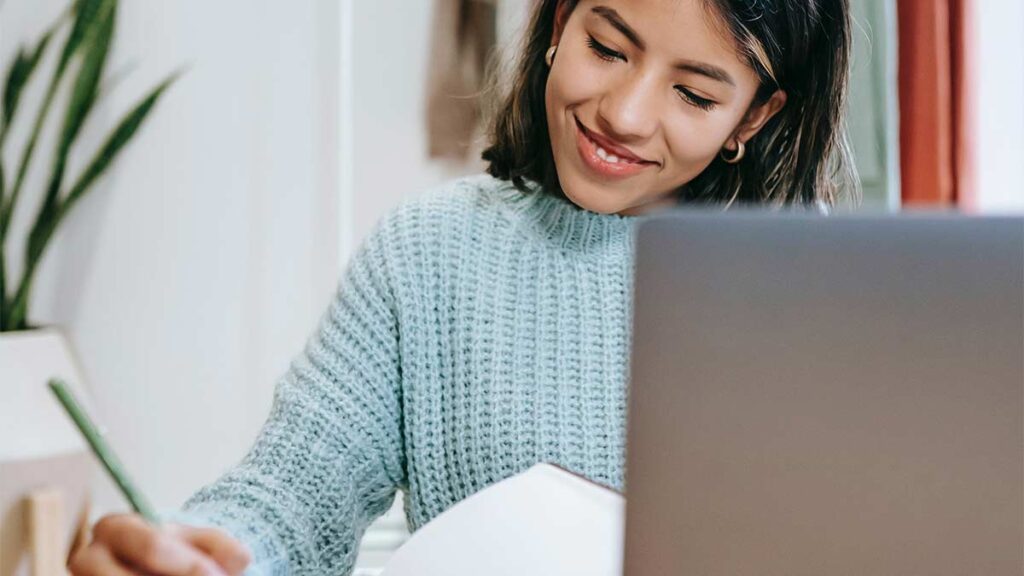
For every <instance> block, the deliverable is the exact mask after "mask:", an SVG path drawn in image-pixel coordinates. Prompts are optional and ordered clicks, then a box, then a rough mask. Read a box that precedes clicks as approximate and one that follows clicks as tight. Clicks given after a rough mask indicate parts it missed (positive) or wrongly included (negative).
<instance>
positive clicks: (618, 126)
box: [597, 74, 660, 144]
mask: <svg viewBox="0 0 1024 576" xmlns="http://www.w3.org/2000/svg"><path fill="white" fill-rule="evenodd" d="M659 100H660V95H659V90H658V87H657V86H656V82H655V79H654V78H651V77H649V76H646V75H643V74H634V75H629V76H628V77H626V78H623V79H622V81H621V82H619V83H618V84H617V85H615V86H614V87H613V88H612V89H611V90H609V91H608V92H606V93H605V94H604V96H603V97H602V98H601V101H600V104H599V105H598V109H597V124H598V127H599V128H600V129H601V131H602V132H604V133H605V135H607V136H608V137H610V138H614V139H615V140H618V141H619V142H622V143H623V144H629V143H631V142H641V141H644V140H647V139H648V138H650V137H651V136H653V135H654V133H655V131H656V130H657V128H658V110H659Z"/></svg>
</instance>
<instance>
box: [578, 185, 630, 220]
mask: <svg viewBox="0 0 1024 576" xmlns="http://www.w3.org/2000/svg"><path fill="white" fill-rule="evenodd" d="M594 188H595V187H594V186H593V185H589V186H586V185H585V186H565V185H563V186H562V191H563V192H564V193H565V196H566V198H568V199H569V200H570V201H571V202H572V203H573V204H575V205H577V206H579V207H580V208H583V209H584V210H589V211H591V212H596V213H598V214H617V213H619V212H622V211H623V210H628V209H629V208H631V207H632V203H631V202H629V200H628V199H626V198H623V197H622V196H623V193H622V192H619V191H616V190H600V189H594Z"/></svg>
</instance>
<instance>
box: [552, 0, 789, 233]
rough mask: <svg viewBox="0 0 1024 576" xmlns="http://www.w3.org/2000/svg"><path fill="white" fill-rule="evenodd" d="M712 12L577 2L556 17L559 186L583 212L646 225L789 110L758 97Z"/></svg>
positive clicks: (674, 0) (658, 1)
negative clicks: (724, 154) (646, 215)
mask: <svg viewBox="0 0 1024 576" xmlns="http://www.w3.org/2000/svg"><path fill="white" fill-rule="evenodd" d="M706 5H710V3H708V2H706V1H705V0H580V2H579V3H578V4H577V5H576V7H575V9H573V10H572V12H571V13H569V12H568V8H567V6H568V4H567V3H565V2H563V3H562V4H561V5H560V6H559V15H558V17H557V21H556V25H555V34H554V37H553V38H552V44H558V49H557V52H556V54H555V58H554V63H553V64H552V66H551V70H550V74H549V77H548V83H547V90H546V93H545V101H546V106H547V120H548V130H549V133H550V138H551V148H552V152H553V153H554V159H555V167H556V169H557V171H558V180H559V183H560V184H561V186H562V190H563V191H564V192H565V194H566V196H568V197H569V198H570V199H571V200H572V201H573V202H574V203H575V204H577V205H578V206H580V207H582V208H585V209H588V210H592V211H594V212H601V213H621V214H639V213H642V212H644V211H647V210H650V209H652V208H654V207H657V206H660V205H663V204H667V203H671V202H673V198H672V197H673V195H674V192H675V191H676V190H677V189H678V188H679V187H680V186H681V185H683V184H685V183H687V182H689V181H690V180H692V179H693V178H694V177H696V176H697V175H698V174H700V173H701V172H702V171H703V170H704V169H705V168H706V167H707V166H708V164H710V163H711V161H712V160H714V158H715V156H716V155H717V154H718V153H719V152H720V151H721V150H722V149H723V148H725V149H727V150H730V151H735V150H736V142H737V139H739V140H742V141H744V142H746V141H747V140H749V139H750V137H752V136H753V135H754V134H755V133H756V132H757V130H759V129H760V128H761V126H763V125H764V123H765V122H766V121H767V120H768V119H769V118H770V117H771V115H773V114H774V113H775V112H777V111H778V110H779V109H780V108H781V107H782V106H783V104H784V103H785V95H784V94H783V93H782V92H777V93H776V94H775V95H774V96H772V98H771V99H770V100H769V101H768V102H766V103H765V104H763V105H761V106H756V107H751V104H752V102H753V99H754V95H755V93H756V91H757V89H758V86H759V80H758V77H757V74H756V72H755V71H754V70H753V69H752V68H751V67H750V66H749V65H748V64H746V63H745V62H744V61H743V60H742V59H741V56H740V54H739V52H738V48H737V47H736V46H735V45H734V42H733V40H732V37H731V35H730V34H729V33H728V30H727V28H726V26H725V24H724V23H722V22H720V21H719V20H717V16H716V15H715V14H713V13H711V12H709V8H707V7H706Z"/></svg>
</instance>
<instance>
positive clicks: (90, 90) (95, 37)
mask: <svg viewBox="0 0 1024 576" xmlns="http://www.w3.org/2000/svg"><path fill="white" fill-rule="evenodd" d="M116 8H117V3H116V2H114V1H113V0H107V1H106V2H104V4H103V6H101V10H100V14H98V15H97V19H96V21H95V26H93V27H92V28H91V29H90V30H89V31H88V33H87V34H86V37H85V39H84V40H83V44H82V52H83V53H82V66H81V68H80V69H79V71H78V76H77V77H76V78H75V81H74V84H73V85H72V89H71V99H70V100H69V101H68V108H67V112H66V113H65V116H64V128H63V130H61V141H60V148H59V149H60V150H61V151H66V150H68V149H69V148H70V147H71V144H72V143H73V142H74V139H75V138H76V137H77V136H78V133H79V131H80V130H81V128H82V125H83V124H84V123H85V120H86V118H87V117H88V115H89V112H90V111H91V110H92V107H93V104H95V102H96V96H97V94H98V93H99V85H100V80H101V79H102V77H103V70H104V69H105V68H106V64H107V57H108V55H109V54H110V45H111V41H112V39H113V35H114V22H115V15H116V14H115V12H116Z"/></svg>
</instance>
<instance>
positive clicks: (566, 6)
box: [551, 0, 579, 46]
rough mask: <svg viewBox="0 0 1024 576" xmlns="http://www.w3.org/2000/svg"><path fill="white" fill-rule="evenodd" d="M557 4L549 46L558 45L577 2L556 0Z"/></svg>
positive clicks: (574, 0)
mask: <svg viewBox="0 0 1024 576" xmlns="http://www.w3.org/2000/svg"><path fill="white" fill-rule="evenodd" d="M556 1H557V2H558V4H557V5H556V6H555V26H554V30H553V31H552V32H551V46H554V45H555V44H558V43H559V41H561V39H562V32H564V31H565V25H566V23H568V22H569V16H570V15H571V14H572V11H573V9H574V8H576V4H577V3H578V2H579V0H556Z"/></svg>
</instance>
